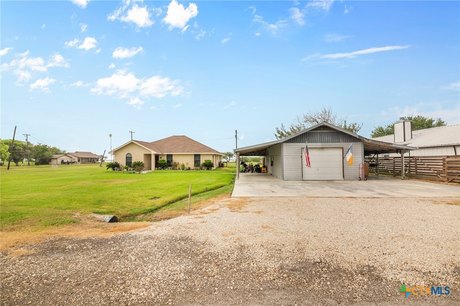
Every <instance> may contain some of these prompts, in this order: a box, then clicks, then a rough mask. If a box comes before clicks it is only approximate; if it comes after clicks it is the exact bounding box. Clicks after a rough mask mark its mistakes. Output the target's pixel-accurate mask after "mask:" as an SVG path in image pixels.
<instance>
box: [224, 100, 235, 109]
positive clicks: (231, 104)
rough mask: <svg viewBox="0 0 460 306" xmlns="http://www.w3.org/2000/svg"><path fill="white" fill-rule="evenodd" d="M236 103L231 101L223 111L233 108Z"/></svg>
mask: <svg viewBox="0 0 460 306" xmlns="http://www.w3.org/2000/svg"><path fill="white" fill-rule="evenodd" d="M236 104H237V103H236V102H235V101H231V102H230V103H228V104H227V105H225V106H224V109H229V108H231V107H234V106H236Z"/></svg>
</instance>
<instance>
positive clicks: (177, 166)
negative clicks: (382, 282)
mask: <svg viewBox="0 0 460 306" xmlns="http://www.w3.org/2000/svg"><path fill="white" fill-rule="evenodd" d="M172 168H173V169H174V170H179V163H178V162H173V163H172Z"/></svg>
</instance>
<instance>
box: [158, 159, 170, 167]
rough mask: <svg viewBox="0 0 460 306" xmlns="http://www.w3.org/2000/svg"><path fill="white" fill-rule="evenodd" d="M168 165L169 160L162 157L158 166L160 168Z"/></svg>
mask: <svg viewBox="0 0 460 306" xmlns="http://www.w3.org/2000/svg"><path fill="white" fill-rule="evenodd" d="M167 167H168V162H167V161H166V160H164V159H160V160H159V161H158V168H160V169H166V168H167Z"/></svg>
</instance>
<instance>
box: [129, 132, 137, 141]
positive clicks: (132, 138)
mask: <svg viewBox="0 0 460 306" xmlns="http://www.w3.org/2000/svg"><path fill="white" fill-rule="evenodd" d="M129 132H130V133H131V140H133V134H134V133H136V132H134V131H129Z"/></svg>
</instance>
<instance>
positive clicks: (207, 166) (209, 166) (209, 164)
mask: <svg viewBox="0 0 460 306" xmlns="http://www.w3.org/2000/svg"><path fill="white" fill-rule="evenodd" d="M201 166H203V168H205V169H206V170H211V169H212V168H214V163H213V162H212V161H210V160H209V159H207V160H205V161H204V163H202V164H201Z"/></svg>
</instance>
